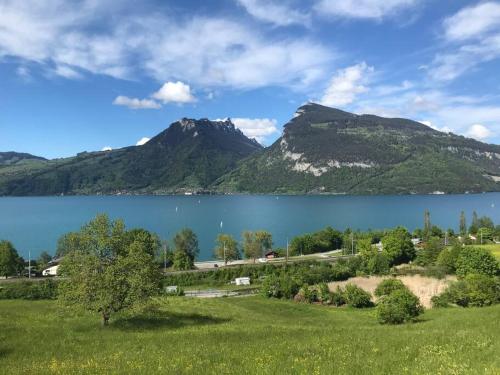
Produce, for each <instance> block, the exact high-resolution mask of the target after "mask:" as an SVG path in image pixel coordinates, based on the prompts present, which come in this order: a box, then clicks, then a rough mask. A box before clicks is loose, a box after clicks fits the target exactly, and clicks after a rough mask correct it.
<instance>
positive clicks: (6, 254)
mask: <svg viewBox="0 0 500 375" xmlns="http://www.w3.org/2000/svg"><path fill="white" fill-rule="evenodd" d="M23 263H24V261H23V260H22V258H20V257H19V254H18V253H17V250H16V249H15V247H14V245H12V243H11V242H10V241H5V240H4V241H0V275H1V276H4V277H5V278H7V277H8V276H12V275H15V274H17V273H18V272H19V270H20V269H21V268H22V265H23Z"/></svg>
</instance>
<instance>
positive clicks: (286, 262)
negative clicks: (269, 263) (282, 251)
mask: <svg viewBox="0 0 500 375" xmlns="http://www.w3.org/2000/svg"><path fill="white" fill-rule="evenodd" d="M285 264H288V237H287V238H286V261H285Z"/></svg>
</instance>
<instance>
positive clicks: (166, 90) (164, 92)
mask: <svg viewBox="0 0 500 375" xmlns="http://www.w3.org/2000/svg"><path fill="white" fill-rule="evenodd" d="M151 96H152V97H153V98H155V99H157V100H160V101H162V102H163V103H192V102H194V101H196V98H195V97H194V96H193V94H192V93H191V88H190V87H189V85H187V84H185V83H183V82H181V81H177V82H165V83H164V84H163V86H162V87H161V88H160V89H159V90H158V91H157V92H155V93H154V94H152V95H151Z"/></svg>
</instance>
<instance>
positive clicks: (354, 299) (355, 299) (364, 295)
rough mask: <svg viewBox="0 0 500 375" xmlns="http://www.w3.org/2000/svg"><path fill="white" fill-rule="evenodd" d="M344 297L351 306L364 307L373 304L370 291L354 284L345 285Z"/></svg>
mask: <svg viewBox="0 0 500 375" xmlns="http://www.w3.org/2000/svg"><path fill="white" fill-rule="evenodd" d="M344 299H345V301H346V303H347V304H348V305H349V306H351V307H356V308H363V307H371V306H373V303H372V301H371V295H370V293H368V292H366V291H365V290H363V289H361V288H360V287H358V286H356V285H354V284H347V285H346V286H345V289H344Z"/></svg>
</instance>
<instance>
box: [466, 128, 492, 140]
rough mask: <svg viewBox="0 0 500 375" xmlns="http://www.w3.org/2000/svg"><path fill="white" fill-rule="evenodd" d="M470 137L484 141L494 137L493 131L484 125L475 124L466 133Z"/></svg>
mask: <svg viewBox="0 0 500 375" xmlns="http://www.w3.org/2000/svg"><path fill="white" fill-rule="evenodd" d="M465 135H467V136H468V137H471V138H475V139H477V140H479V141H483V140H485V139H487V138H489V137H491V136H492V133H491V131H490V130H489V129H488V128H487V127H486V126H484V125H481V124H474V125H472V126H471V127H470V128H469V129H468V130H467V132H466V133H465Z"/></svg>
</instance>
